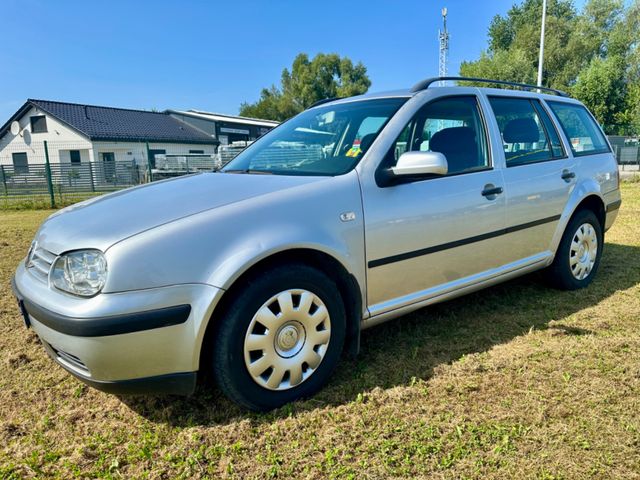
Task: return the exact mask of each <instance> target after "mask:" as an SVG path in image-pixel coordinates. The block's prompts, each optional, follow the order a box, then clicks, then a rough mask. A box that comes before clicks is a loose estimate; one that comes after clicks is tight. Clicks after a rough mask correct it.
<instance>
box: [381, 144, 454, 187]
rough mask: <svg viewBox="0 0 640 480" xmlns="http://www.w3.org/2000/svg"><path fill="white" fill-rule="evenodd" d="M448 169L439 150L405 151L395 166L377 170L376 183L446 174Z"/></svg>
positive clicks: (391, 183)
mask: <svg viewBox="0 0 640 480" xmlns="http://www.w3.org/2000/svg"><path fill="white" fill-rule="evenodd" d="M448 171H449V166H448V164H447V158H446V157H445V156H444V155H443V154H442V153H440V152H405V153H403V154H402V155H400V158H399V159H398V162H397V163H396V165H395V167H391V168H388V169H386V170H379V171H378V175H377V178H376V180H377V182H378V185H380V186H388V185H394V184H397V183H402V182H403V181H408V180H411V179H420V178H426V177H431V176H441V175H446V174H447V172H448Z"/></svg>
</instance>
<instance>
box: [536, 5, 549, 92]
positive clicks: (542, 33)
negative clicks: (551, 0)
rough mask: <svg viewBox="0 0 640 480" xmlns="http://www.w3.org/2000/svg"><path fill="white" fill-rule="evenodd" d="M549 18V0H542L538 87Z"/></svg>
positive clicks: (540, 79)
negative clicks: (546, 24) (546, 25)
mask: <svg viewBox="0 0 640 480" xmlns="http://www.w3.org/2000/svg"><path fill="white" fill-rule="evenodd" d="M546 19H547V0H542V28H541V29H540V57H539V58H538V84H537V85H538V87H541V86H542V63H543V61H544V25H545V23H546Z"/></svg>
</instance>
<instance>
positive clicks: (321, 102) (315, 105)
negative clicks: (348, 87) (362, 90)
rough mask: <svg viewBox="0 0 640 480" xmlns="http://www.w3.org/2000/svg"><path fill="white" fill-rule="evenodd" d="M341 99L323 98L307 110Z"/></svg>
mask: <svg viewBox="0 0 640 480" xmlns="http://www.w3.org/2000/svg"><path fill="white" fill-rule="evenodd" d="M340 98H341V97H330V98H323V99H322V100H318V101H317V102H315V103H312V104H311V105H309V106H308V107H307V108H313V107H317V106H318V105H322V104H323V103H329V102H333V101H334V100H340Z"/></svg>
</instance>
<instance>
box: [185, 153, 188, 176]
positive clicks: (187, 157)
mask: <svg viewBox="0 0 640 480" xmlns="http://www.w3.org/2000/svg"><path fill="white" fill-rule="evenodd" d="M185 159H186V162H187V175H189V157H185Z"/></svg>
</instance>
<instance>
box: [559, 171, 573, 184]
mask: <svg viewBox="0 0 640 480" xmlns="http://www.w3.org/2000/svg"><path fill="white" fill-rule="evenodd" d="M561 177H562V179H563V180H564V181H565V182H569V181H571V179H572V178H576V174H575V172H571V171H569V170H563V171H562V175H561Z"/></svg>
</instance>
